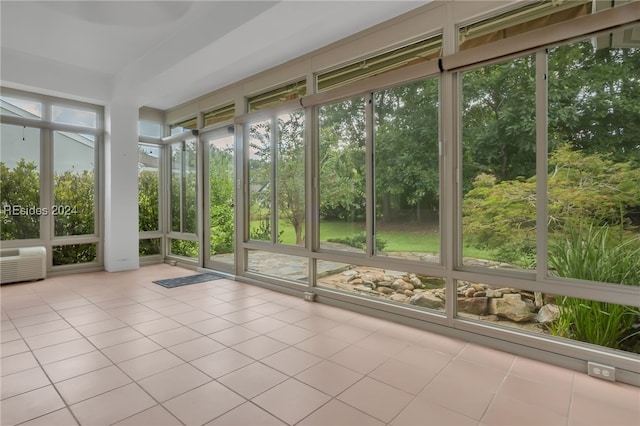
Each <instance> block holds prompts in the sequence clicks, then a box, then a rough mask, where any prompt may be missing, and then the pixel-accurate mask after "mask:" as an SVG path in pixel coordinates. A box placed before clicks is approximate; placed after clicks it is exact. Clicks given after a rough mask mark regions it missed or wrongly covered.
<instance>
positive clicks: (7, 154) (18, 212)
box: [0, 123, 48, 240]
mask: <svg viewBox="0 0 640 426" xmlns="http://www.w3.org/2000/svg"><path fill="white" fill-rule="evenodd" d="M0 129H1V132H2V133H1V134H0V139H1V140H2V143H1V144H0V200H1V203H2V206H1V207H2V210H1V211H0V218H1V220H2V227H1V228H0V229H1V232H0V239H1V240H21V239H30V238H39V237H40V216H41V215H42V214H47V213H48V212H45V211H44V210H43V209H42V208H41V207H40V129H34V128H31V127H23V126H14V125H11V124H4V123H3V124H0Z"/></svg>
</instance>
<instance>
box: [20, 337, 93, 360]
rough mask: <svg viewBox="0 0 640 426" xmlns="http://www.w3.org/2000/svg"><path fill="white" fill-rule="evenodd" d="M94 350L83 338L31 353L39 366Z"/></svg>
mask: <svg viewBox="0 0 640 426" xmlns="http://www.w3.org/2000/svg"><path fill="white" fill-rule="evenodd" d="M95 350H96V348H95V346H93V345H92V344H91V343H89V341H88V340H87V339H85V338H82V339H78V340H72V341H70V342H64V343H60V344H57V345H53V346H47V347H46V348H42V349H38V350H35V351H33V354H34V355H35V357H36V358H37V359H38V361H39V362H40V364H43V365H44V364H50V363H52V362H56V361H60V360H63V359H66V358H71V357H73V356H76V355H82V354H86V353H87V352H92V351H95Z"/></svg>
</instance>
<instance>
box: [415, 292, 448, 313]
mask: <svg viewBox="0 0 640 426" xmlns="http://www.w3.org/2000/svg"><path fill="white" fill-rule="evenodd" d="M409 303H410V304H412V305H416V306H421V307H423V308H428V309H444V300H442V299H441V298H439V297H438V296H436V295H435V294H433V293H419V294H416V295H414V296H413V297H411V299H409Z"/></svg>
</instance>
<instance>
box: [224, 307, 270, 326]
mask: <svg viewBox="0 0 640 426" xmlns="http://www.w3.org/2000/svg"><path fill="white" fill-rule="evenodd" d="M263 316H264V315H262V314H260V313H258V312H255V311H252V310H249V309H241V310H239V311H235V312H231V313H228V314H226V315H222V316H220V318H222V319H225V320H227V321H231V322H232V323H234V324H238V325H240V324H245V323H247V322H250V321H255V320H256V319H258V318H262V317H263Z"/></svg>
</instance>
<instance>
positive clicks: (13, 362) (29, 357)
mask: <svg viewBox="0 0 640 426" xmlns="http://www.w3.org/2000/svg"><path fill="white" fill-rule="evenodd" d="M0 366H1V368H0V370H1V371H2V376H3V377H4V376H8V375H10V374H15V373H19V372H21V371H25V370H30V369H32V368H35V367H38V361H37V360H36V359H35V358H34V356H33V354H32V353H31V352H24V353H20V354H16V355H10V356H6V357H3V358H2V361H0Z"/></svg>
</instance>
